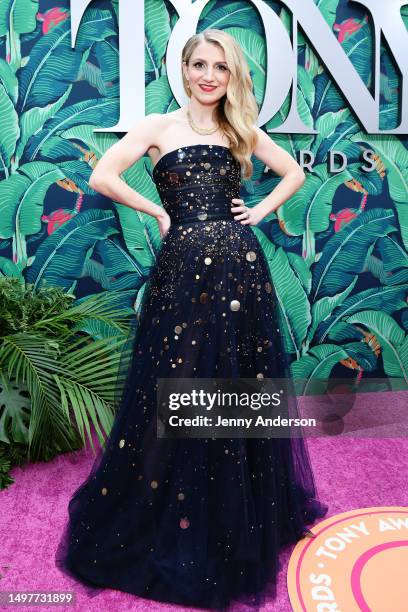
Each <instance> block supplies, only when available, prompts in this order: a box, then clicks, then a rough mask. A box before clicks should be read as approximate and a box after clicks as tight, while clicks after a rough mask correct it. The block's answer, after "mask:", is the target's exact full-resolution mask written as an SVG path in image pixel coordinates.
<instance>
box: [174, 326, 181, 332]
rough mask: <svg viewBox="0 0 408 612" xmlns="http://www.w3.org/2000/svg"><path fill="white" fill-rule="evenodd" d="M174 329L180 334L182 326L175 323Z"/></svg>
mask: <svg viewBox="0 0 408 612" xmlns="http://www.w3.org/2000/svg"><path fill="white" fill-rule="evenodd" d="M174 331H175V332H176V334H181V332H182V331H183V328H182V327H181V325H176V327H175V328H174Z"/></svg>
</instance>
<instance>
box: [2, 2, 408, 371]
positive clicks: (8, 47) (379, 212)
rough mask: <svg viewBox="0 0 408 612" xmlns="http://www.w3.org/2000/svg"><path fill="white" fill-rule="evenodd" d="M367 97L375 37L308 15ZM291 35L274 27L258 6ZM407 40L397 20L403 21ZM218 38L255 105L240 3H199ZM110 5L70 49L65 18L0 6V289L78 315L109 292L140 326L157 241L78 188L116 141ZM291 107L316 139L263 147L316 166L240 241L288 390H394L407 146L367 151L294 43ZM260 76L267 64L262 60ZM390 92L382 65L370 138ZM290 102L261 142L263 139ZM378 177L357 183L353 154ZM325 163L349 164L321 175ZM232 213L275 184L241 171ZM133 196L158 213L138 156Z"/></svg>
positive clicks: (162, 17)
mask: <svg viewBox="0 0 408 612" xmlns="http://www.w3.org/2000/svg"><path fill="white" fill-rule="evenodd" d="M314 1H315V4H316V5H318V6H319V9H320V10H321V11H322V13H323V15H324V17H325V19H326V21H327V22H328V23H329V24H330V26H331V28H332V29H333V32H334V33H335V35H336V36H337V38H338V40H339V42H340V43H341V45H342V46H343V48H344V50H345V52H346V53H347V55H348V56H349V58H350V60H351V62H352V64H353V65H354V67H355V68H356V70H357V71H358V73H359V75H360V77H361V78H362V79H363V80H364V82H365V84H366V85H367V87H371V85H372V72H371V67H372V55H371V54H372V48H373V40H372V38H373V28H372V23H371V22H370V19H369V17H368V15H367V14H366V12H365V10H364V7H362V6H359V5H357V4H356V3H353V4H352V6H350V3H348V2H347V1H346V0H314ZM268 4H269V5H270V6H271V8H273V9H274V10H275V11H276V12H277V13H278V14H279V15H280V17H281V19H282V21H283V23H284V24H285V26H286V27H287V28H288V30H289V29H290V24H291V19H290V15H289V13H288V11H287V10H286V9H285V7H284V6H283V5H282V4H281V3H279V2H268ZM145 7H146V8H145V15H146V25H145V51H146V52H145V71H146V72H145V74H146V90H145V96H146V108H147V113H151V112H160V113H166V112H169V111H172V110H175V109H176V108H178V104H177V103H176V101H175V99H174V97H173V95H172V92H171V90H170V88H169V84H168V79H167V75H166V61H165V53H166V47H167V42H168V39H169V36H170V33H171V30H172V28H173V27H174V24H175V23H176V21H177V19H178V15H177V14H176V12H175V10H174V8H173V6H172V5H171V4H170V3H169V2H167V1H166V0H145ZM402 15H403V18H404V20H405V23H406V24H408V10H407V8H406V7H404V8H403V9H402ZM209 27H216V28H221V29H225V30H226V31H227V32H229V33H230V34H232V35H233V36H234V37H235V38H236V39H237V40H238V41H239V43H240V44H241V46H242V48H243V50H244V53H245V56H246V59H247V61H248V63H249V66H250V69H251V75H252V80H253V85H254V93H255V96H256V98H257V101H258V103H259V104H261V103H262V99H263V95H264V90H265V63H266V46H265V39H264V31H263V27H262V23H261V21H260V19H259V15H258V13H257V11H256V10H255V8H254V7H253V5H252V4H251V3H250V2H245V1H242V2H240V1H239V2H238V1H237V2H234V1H229V0H228V1H227V0H211V1H210V2H209V3H208V4H207V6H206V7H205V10H204V11H203V13H202V16H201V20H200V22H199V26H198V29H199V30H200V31H201V30H203V29H205V28H209ZM118 49H119V44H118V0H111V1H109V0H105V1H102V0H101V1H99V2H97V1H96V2H93V3H92V4H91V5H90V6H89V8H88V10H87V11H86V13H85V16H84V18H83V20H82V23H81V28H80V31H79V35H78V38H77V43H76V48H75V50H72V49H71V47H70V21H69V4H68V3H67V2H61V1H58V0H55V1H52V0H46V1H45V0H1V3H0V110H1V112H0V275H5V276H14V277H21V278H23V279H25V280H26V281H28V282H31V283H34V284H35V286H37V287H40V286H43V284H46V283H48V284H50V285H54V286H55V285H56V286H60V287H63V288H64V289H65V290H66V291H67V292H68V293H70V294H73V295H74V296H75V298H76V299H78V300H79V299H82V298H83V297H85V296H89V295H91V294H95V293H99V292H101V291H104V292H115V296H116V297H115V299H116V300H117V291H122V292H123V303H124V305H125V304H126V305H128V304H129V302H130V303H131V304H132V305H133V307H134V309H135V311H137V310H138V306H139V305H140V301H141V297H142V295H143V291H144V289H145V286H146V281H147V279H148V278H149V274H150V272H151V269H152V266H153V265H154V263H155V260H156V255H157V253H158V249H159V248H160V237H159V232H158V227H157V223H156V221H155V220H154V219H153V218H152V217H150V216H149V215H146V214H143V213H137V212H136V213H135V212H134V211H133V210H131V209H129V208H127V207H125V206H122V205H120V204H117V203H115V202H112V201H110V200H109V199H107V198H105V197H103V196H101V195H100V194H98V193H96V192H95V191H93V190H92V189H91V188H90V187H89V186H88V179H89V176H90V174H91V172H92V170H93V168H94V167H95V164H96V163H97V161H98V159H99V158H100V157H101V156H102V155H103V153H104V152H105V151H106V149H107V148H108V147H110V146H111V145H112V144H113V143H114V142H115V141H116V140H118V138H119V137H121V134H118V135H113V134H103V133H97V134H96V133H94V132H93V130H94V129H95V128H100V127H103V126H110V125H114V124H115V123H116V122H117V120H118V117H119V88H118ZM298 57H299V60H298V61H299V78H298V90H297V102H298V109H299V113H300V115H301V117H302V119H303V121H304V122H305V123H306V124H307V125H308V126H310V127H313V128H314V129H316V130H318V132H319V133H318V134H315V135H297V134H273V138H274V140H275V141H276V142H277V143H278V144H279V145H281V146H282V147H284V148H285V149H286V150H287V151H288V152H289V153H290V154H291V155H293V156H294V157H295V158H297V154H298V152H299V151H300V150H301V149H306V148H307V149H310V150H311V151H312V152H313V154H314V155H315V165H314V168H313V172H311V173H307V180H306V182H305V183H304V185H303V187H302V188H301V190H300V191H299V192H298V193H297V194H296V195H294V196H293V198H291V199H290V200H289V201H288V202H286V203H285V204H284V205H283V206H282V207H281V208H280V209H279V210H278V212H277V214H271V215H269V216H268V217H267V218H265V219H264V220H263V222H262V223H261V224H259V225H258V226H257V227H255V228H252V229H253V231H254V232H255V233H256V235H257V237H258V239H259V240H260V243H261V245H262V248H263V250H264V253H265V255H266V257H267V259H268V262H269V264H270V270H271V275H272V279H273V282H274V284H275V287H276V292H277V296H278V299H279V305H280V317H281V319H282V329H283V331H284V340H285V347H286V350H287V352H288V353H289V354H290V355H291V356H292V358H293V360H292V369H293V372H294V374H295V375H296V376H297V377H299V378H304V379H306V380H307V379H310V378H313V377H328V376H331V375H333V374H336V375H338V376H340V377H342V376H346V375H347V373H353V375H356V376H357V377H361V376H362V375H363V373H364V374H365V375H367V376H373V375H375V376H386V377H390V378H391V379H392V378H402V379H404V380H405V381H406V382H408V336H407V331H408V314H407V287H408V256H407V249H408V188H407V186H408V151H407V140H406V138H399V137H396V136H392V135H391V136H390V135H387V136H381V135H375V136H372V135H367V134H365V132H364V130H363V129H362V126H360V125H359V123H358V121H357V120H356V118H355V116H354V115H353V114H352V112H351V111H350V109H349V107H348V104H347V101H346V100H345V99H344V98H343V96H342V93H341V92H340V90H339V89H338V88H337V86H336V84H335V83H334V82H333V81H332V79H331V77H330V75H329V74H328V72H327V70H326V68H325V67H324V65H323V64H322V62H321V60H320V58H319V57H318V56H317V55H316V53H315V52H314V51H313V49H312V47H311V45H310V42H309V41H308V40H307V39H306V38H305V37H304V36H303V34H302V31H301V30H300V37H299V49H298ZM270 61H273V58H271V59H270ZM400 90H401V81H400V77H399V73H398V71H397V69H396V67H395V66H394V64H393V61H392V59H391V58H390V54H389V52H388V50H387V48H386V47H383V48H382V49H381V123H380V127H381V128H382V129H392V128H393V127H396V126H397V125H398V102H399V92H400ZM289 103H290V98H289V95H288V98H287V100H286V101H285V103H284V104H283V106H282V108H281V109H280V111H279V113H278V114H277V115H276V116H275V117H273V118H272V119H271V120H270V121H269V122H268V124H266V125H265V126H263V129H264V130H265V131H266V132H270V131H271V130H272V129H273V128H275V127H277V126H278V125H279V124H280V123H281V122H282V121H283V120H284V118H285V116H286V114H287V112H288V110H289ZM367 147H370V148H371V149H373V150H374V151H375V161H376V169H375V171H374V172H371V173H364V172H362V171H361V169H360V166H361V162H360V161H359V156H360V153H361V151H362V150H363V149H365V148H367ZM331 148H336V149H337V150H340V151H342V152H343V153H345V154H346V155H347V157H348V160H349V164H348V167H347V168H346V169H345V170H344V171H343V172H341V173H340V174H330V173H329V172H328V170H327V156H328V152H329V150H330V149H331ZM254 169H255V171H254V175H253V177H252V179H251V180H249V181H244V182H243V183H242V197H243V198H244V199H245V201H246V202H247V204H248V205H250V206H251V205H255V204H256V203H257V202H258V201H260V200H261V199H262V198H263V197H265V196H266V195H267V194H268V193H269V192H270V191H271V190H272V189H273V188H274V186H275V185H276V184H277V182H278V180H279V177H277V176H275V175H274V174H273V172H272V171H270V170H269V169H267V168H265V166H264V165H263V164H262V163H260V162H259V160H256V159H254ZM123 176H124V178H125V179H126V181H127V182H128V183H129V185H130V186H131V187H133V188H134V189H136V190H137V191H139V192H141V193H143V195H144V196H146V197H148V198H150V199H151V200H153V201H155V202H156V203H158V204H160V199H159V197H158V193H157V190H156V188H155V185H154V182H153V181H152V164H151V162H150V159H149V158H148V157H147V156H145V157H143V158H142V159H140V160H139V161H138V162H137V163H136V164H134V165H133V166H132V167H131V168H129V169H128V170H127V171H126V172H125V173H124V175H123Z"/></svg>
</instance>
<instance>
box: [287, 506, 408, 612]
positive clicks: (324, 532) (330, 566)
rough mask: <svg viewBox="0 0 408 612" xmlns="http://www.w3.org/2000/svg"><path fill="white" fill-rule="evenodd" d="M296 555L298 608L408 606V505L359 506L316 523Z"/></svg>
mask: <svg viewBox="0 0 408 612" xmlns="http://www.w3.org/2000/svg"><path fill="white" fill-rule="evenodd" d="M312 532H313V533H314V534H315V536H314V537H310V536H307V537H305V538H303V539H302V540H300V541H299V542H298V543H297V544H296V547H295V548H294V549H293V552H292V554H291V557H290V560H289V565H288V572H287V585H288V594H289V599H290V603H291V607H292V610H293V612H312V611H313V612H336V611H337V612H351V611H353V612H354V611H357V610H360V611H361V612H371V611H372V610H378V611H380V610H393V612H402V611H403V610H406V609H407V599H408V584H407V578H406V567H407V563H408V509H407V508H405V507H399V506H381V507H372V508H358V509H355V510H350V511H348V512H343V513H341V514H336V515H334V516H331V517H329V518H326V519H325V520H323V521H320V522H319V523H317V524H316V525H314V526H313V528H312Z"/></svg>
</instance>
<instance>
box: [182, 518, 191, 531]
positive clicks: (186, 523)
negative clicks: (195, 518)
mask: <svg viewBox="0 0 408 612" xmlns="http://www.w3.org/2000/svg"><path fill="white" fill-rule="evenodd" d="M189 526H190V521H189V520H188V518H187V517H186V516H185V517H184V518H182V519H180V527H181V528H182V529H187V527H189Z"/></svg>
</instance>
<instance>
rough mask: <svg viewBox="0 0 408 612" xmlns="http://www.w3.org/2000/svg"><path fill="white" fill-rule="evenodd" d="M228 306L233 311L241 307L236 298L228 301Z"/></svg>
mask: <svg viewBox="0 0 408 612" xmlns="http://www.w3.org/2000/svg"><path fill="white" fill-rule="evenodd" d="M230 308H231V310H233V311H237V310H239V309H240V308H241V304H240V302H239V301H238V300H232V301H231V302H230Z"/></svg>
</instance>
